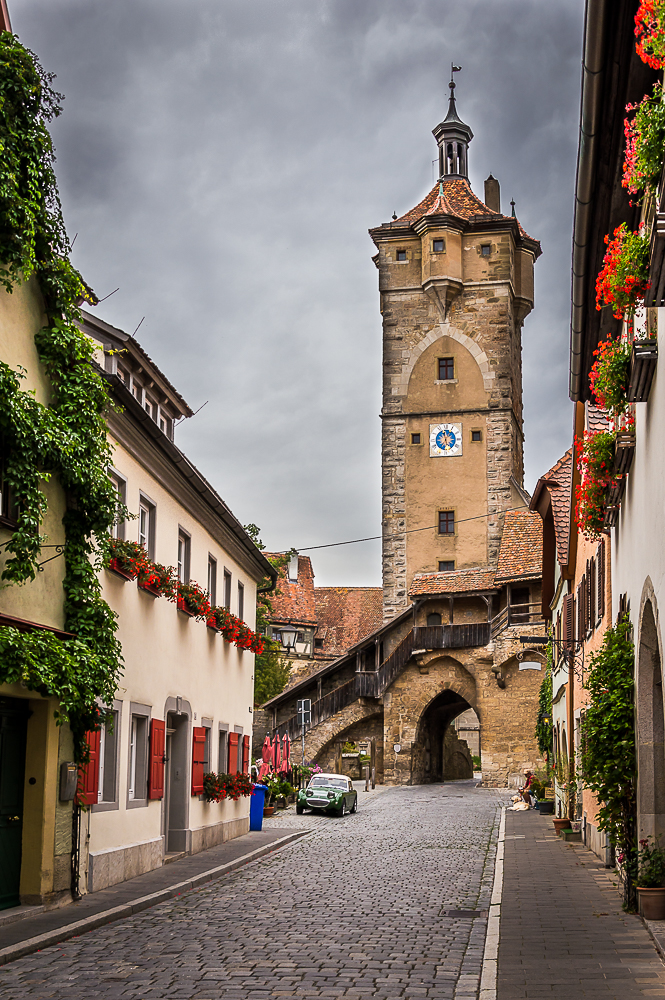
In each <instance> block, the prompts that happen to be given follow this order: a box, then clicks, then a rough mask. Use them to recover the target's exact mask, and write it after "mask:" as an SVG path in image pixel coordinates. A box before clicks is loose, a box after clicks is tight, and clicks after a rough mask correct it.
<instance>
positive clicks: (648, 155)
mask: <svg viewBox="0 0 665 1000" xmlns="http://www.w3.org/2000/svg"><path fill="white" fill-rule="evenodd" d="M626 111H634V112H635V114H634V115H633V117H632V118H626V119H625V121H624V135H625V137H626V152H625V156H624V161H623V178H622V180H621V183H622V185H623V187H625V188H626V189H627V191H628V192H629V193H630V194H633V195H641V196H644V195H645V194H646V193H647V192H649V191H654V190H655V189H656V187H657V185H658V181H659V180H660V175H661V172H662V169H663V147H664V146H665V104H664V103H663V86H662V84H661V83H656V84H654V88H653V94H652V95H651V96H649V95H648V94H645V95H644V97H643V98H642V100H641V101H640V102H639V104H627V105H626Z"/></svg>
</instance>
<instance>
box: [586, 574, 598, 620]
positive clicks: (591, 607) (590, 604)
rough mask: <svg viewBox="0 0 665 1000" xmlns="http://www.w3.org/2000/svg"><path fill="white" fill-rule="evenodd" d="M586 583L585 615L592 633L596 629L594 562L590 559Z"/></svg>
mask: <svg viewBox="0 0 665 1000" xmlns="http://www.w3.org/2000/svg"><path fill="white" fill-rule="evenodd" d="M587 582H588V588H589V593H588V600H587V614H588V617H589V631H590V632H593V630H594V629H595V627H596V620H597V618H596V560H595V559H594V558H593V557H592V558H591V559H590V561H589V569H588V572H587Z"/></svg>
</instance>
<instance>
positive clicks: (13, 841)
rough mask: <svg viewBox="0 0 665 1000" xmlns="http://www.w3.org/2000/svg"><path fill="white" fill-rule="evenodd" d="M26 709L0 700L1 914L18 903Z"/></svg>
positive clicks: (13, 701) (15, 702) (18, 702)
mask: <svg viewBox="0 0 665 1000" xmlns="http://www.w3.org/2000/svg"><path fill="white" fill-rule="evenodd" d="M27 709H28V706H27V702H22V701H21V700H20V699H17V698H0V910H6V909H7V908H8V907H10V906H18V905H19V903H20V898H19V886H20V882H21V843H22V837H23V785H24V781H25V743H26V732H27V722H28V714H27Z"/></svg>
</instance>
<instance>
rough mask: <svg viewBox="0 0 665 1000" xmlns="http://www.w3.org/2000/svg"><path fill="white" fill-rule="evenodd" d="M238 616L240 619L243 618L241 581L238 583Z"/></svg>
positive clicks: (243, 588) (243, 595)
mask: <svg viewBox="0 0 665 1000" xmlns="http://www.w3.org/2000/svg"><path fill="white" fill-rule="evenodd" d="M238 618H240V619H241V621H242V620H244V618H245V587H244V584H242V583H238Z"/></svg>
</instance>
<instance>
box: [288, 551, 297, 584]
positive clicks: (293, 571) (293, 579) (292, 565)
mask: <svg viewBox="0 0 665 1000" xmlns="http://www.w3.org/2000/svg"><path fill="white" fill-rule="evenodd" d="M297 582H298V553H297V552H296V553H295V554H294V555H292V556H291V558H290V559H289V583H297Z"/></svg>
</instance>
